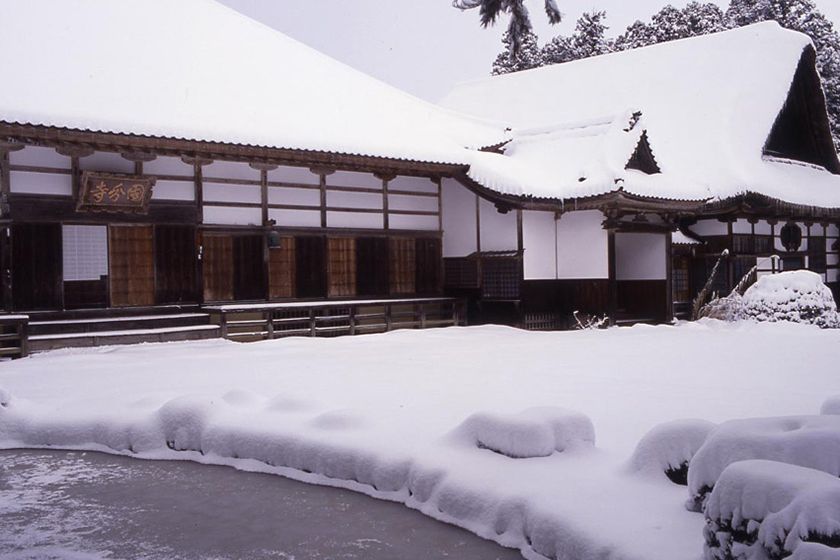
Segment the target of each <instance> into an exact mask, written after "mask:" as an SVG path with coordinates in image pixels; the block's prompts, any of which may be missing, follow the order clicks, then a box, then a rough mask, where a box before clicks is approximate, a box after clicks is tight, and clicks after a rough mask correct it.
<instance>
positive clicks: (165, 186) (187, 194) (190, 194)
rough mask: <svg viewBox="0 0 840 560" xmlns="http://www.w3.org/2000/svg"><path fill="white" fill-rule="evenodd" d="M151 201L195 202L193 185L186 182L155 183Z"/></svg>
mask: <svg viewBox="0 0 840 560" xmlns="http://www.w3.org/2000/svg"><path fill="white" fill-rule="evenodd" d="M152 200H190V201H191V200H195V185H194V184H193V183H192V182H188V181H160V180H159V181H157V182H156V183H155V188H154V189H153V190H152Z"/></svg>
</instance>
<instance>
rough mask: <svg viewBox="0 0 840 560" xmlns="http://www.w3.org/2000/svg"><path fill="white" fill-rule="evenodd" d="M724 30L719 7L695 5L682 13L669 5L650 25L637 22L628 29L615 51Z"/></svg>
mask: <svg viewBox="0 0 840 560" xmlns="http://www.w3.org/2000/svg"><path fill="white" fill-rule="evenodd" d="M724 29H726V22H725V19H724V14H723V12H722V11H721V9H720V8H719V7H718V6H717V5H716V4H712V3H706V4H701V3H700V2H691V3H689V4H688V5H687V6H686V7H685V8H683V9H681V10H680V9H677V8H675V7H673V6H671V5H670V4H669V5H667V6H665V7H664V8H662V9H661V10H660V11H659V12H658V13H656V14H654V15H653V16H652V17H651V20H650V23H644V22H641V21H637V22H636V23H634V24H633V25H631V26H630V27H628V28H627V30H626V31H625V32H624V33H623V34H621V35H619V37H618V38H617V39H616V40H615V47H616V50H627V49H636V48H639V47H647V46H649V45H655V44H658V43H664V42H665V41H675V40H677V39H687V38H689V37H697V36H698V35H706V34H709V33H715V32H718V31H723V30H724Z"/></svg>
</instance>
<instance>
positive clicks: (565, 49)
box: [541, 35, 577, 64]
mask: <svg viewBox="0 0 840 560" xmlns="http://www.w3.org/2000/svg"><path fill="white" fill-rule="evenodd" d="M576 58H577V57H576V56H575V51H574V46H573V44H572V37H566V36H564V35H558V36H557V37H555V38H553V39H552V40H551V41H549V42H548V43H546V45H545V46H544V47H543V48H542V60H541V62H542V64H562V63H564V62H571V61H572V60H576Z"/></svg>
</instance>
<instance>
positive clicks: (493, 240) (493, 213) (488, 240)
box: [480, 199, 518, 251]
mask: <svg viewBox="0 0 840 560" xmlns="http://www.w3.org/2000/svg"><path fill="white" fill-rule="evenodd" d="M480 204H481V250H482V251H515V250H517V249H518V240H517V233H516V212H515V211H513V210H511V211H510V212H508V213H507V214H501V213H500V212H498V211H497V210H496V206H495V205H494V204H493V203H492V202H489V201H487V200H484V199H481V203H480Z"/></svg>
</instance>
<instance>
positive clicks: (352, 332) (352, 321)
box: [348, 305, 356, 336]
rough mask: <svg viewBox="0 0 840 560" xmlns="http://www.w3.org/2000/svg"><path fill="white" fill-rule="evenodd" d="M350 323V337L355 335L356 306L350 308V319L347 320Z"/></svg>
mask: <svg viewBox="0 0 840 560" xmlns="http://www.w3.org/2000/svg"><path fill="white" fill-rule="evenodd" d="M348 321H349V322H350V335H351V336H352V335H355V334H356V306H355V305H353V306H350V317H349V318H348Z"/></svg>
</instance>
